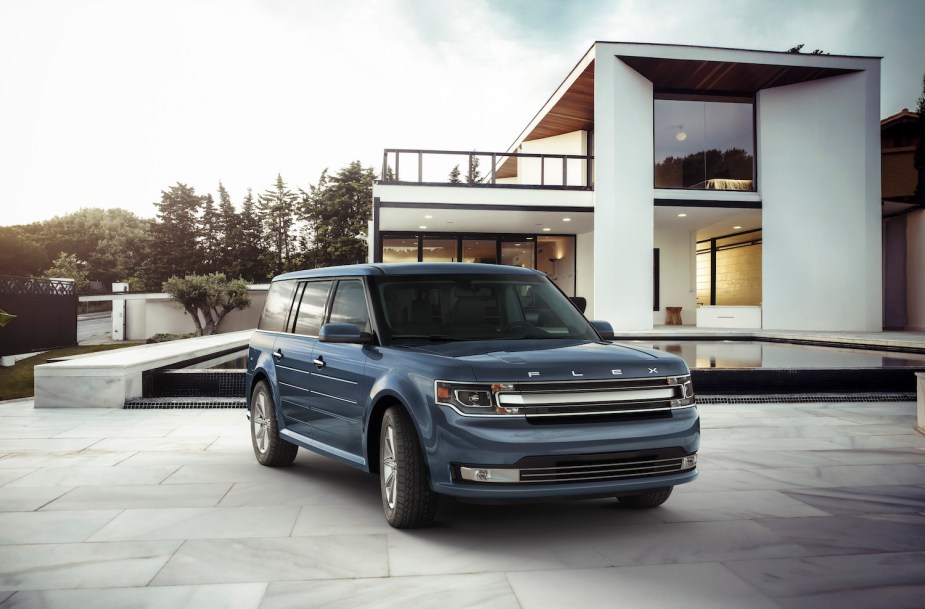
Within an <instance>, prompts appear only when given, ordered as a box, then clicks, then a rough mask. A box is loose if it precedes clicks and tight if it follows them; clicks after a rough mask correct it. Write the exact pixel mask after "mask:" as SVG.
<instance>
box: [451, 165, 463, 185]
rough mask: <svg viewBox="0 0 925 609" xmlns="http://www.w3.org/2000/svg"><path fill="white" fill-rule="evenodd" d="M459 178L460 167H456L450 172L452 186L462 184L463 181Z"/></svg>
mask: <svg viewBox="0 0 925 609" xmlns="http://www.w3.org/2000/svg"><path fill="white" fill-rule="evenodd" d="M459 176H460V173H459V165H456V166H455V167H453V169H451V170H450V176H449V177H450V184H459V183H461V182H462V179H461V178H460V177H459Z"/></svg>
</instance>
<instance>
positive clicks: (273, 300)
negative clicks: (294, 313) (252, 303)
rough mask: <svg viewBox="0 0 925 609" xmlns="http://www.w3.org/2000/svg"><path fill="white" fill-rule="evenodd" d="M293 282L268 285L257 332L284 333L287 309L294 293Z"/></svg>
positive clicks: (287, 314)
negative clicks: (268, 289) (268, 288)
mask: <svg viewBox="0 0 925 609" xmlns="http://www.w3.org/2000/svg"><path fill="white" fill-rule="evenodd" d="M295 288H296V282H295V281H277V282H275V283H273V284H271V285H270V292H269V293H268V294H267V302H266V304H265V305H264V306H263V315H261V316H260V323H258V324H257V329H259V330H269V331H271V332H284V331H285V328H284V326H285V325H286V319H287V318H288V317H289V307H290V305H291V304H292V294H293V293H294V292H295Z"/></svg>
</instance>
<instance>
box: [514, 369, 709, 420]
mask: <svg viewBox="0 0 925 609" xmlns="http://www.w3.org/2000/svg"><path fill="white" fill-rule="evenodd" d="M689 378H690V377H687V376H684V377H665V378H658V379H643V380H639V379H634V380H627V381H600V382H588V381H583V382H574V383H570V382H559V383H516V384H514V385H513V391H503V392H500V393H498V394H497V400H498V406H499V407H500V408H502V409H506V410H507V411H508V412H511V413H512V414H513V413H516V414H521V415H526V416H527V417H561V416H581V415H601V414H621V413H634V412H658V411H667V410H670V409H671V408H672V407H675V408H677V407H679V406H686V405H693V391H692V390H690V389H688V391H689V393H688V394H685V387H688V388H689V387H690V384H689ZM684 381H687V382H688V384H687V385H685V384H684ZM685 398H688V399H687V400H685ZM673 401H674V404H673V403H672V402H673ZM681 401H687V402H688V403H687V404H681V403H680V402H681Z"/></svg>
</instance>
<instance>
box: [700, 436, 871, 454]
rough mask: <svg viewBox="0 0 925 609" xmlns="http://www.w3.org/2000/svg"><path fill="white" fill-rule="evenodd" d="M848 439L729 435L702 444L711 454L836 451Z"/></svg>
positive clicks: (706, 440)
mask: <svg viewBox="0 0 925 609" xmlns="http://www.w3.org/2000/svg"><path fill="white" fill-rule="evenodd" d="M888 437H889V436H888ZM848 441H850V438H833V439H827V440H823V439H820V438H786V437H781V438H774V437H772V438H742V437H740V436H737V435H736V434H735V433H730V434H729V437H727V438H716V437H711V436H710V435H709V434H704V437H703V440H702V442H703V443H704V445H705V446H707V447H709V450H710V451H711V453H713V452H723V451H733V452H750V451H773V450H778V451H788V450H838V449H840V448H845V442H848Z"/></svg>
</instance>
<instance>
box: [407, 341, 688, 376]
mask: <svg viewBox="0 0 925 609" xmlns="http://www.w3.org/2000/svg"><path fill="white" fill-rule="evenodd" d="M408 349H409V350H412V351H415V352H418V353H422V354H425V353H426V354H432V355H438V356H442V357H450V358H453V359H455V360H456V361H458V362H460V363H465V364H468V365H469V366H470V367H471V368H472V373H473V375H474V376H475V378H476V380H479V381H491V382H518V381H535V382H536V381H562V380H569V381H580V380H602V379H608V380H613V379H626V378H650V377H655V376H671V375H682V374H687V373H688V369H687V364H685V363H684V360H682V359H681V358H679V357H676V356H674V355H671V354H668V353H663V352H661V351H655V350H652V349H643V348H638V347H628V346H625V345H620V344H611V343H597V342H591V341H585V340H542V339H539V340H509V341H497V340H493V341H467V342H448V343H433V344H428V345H416V346H413V347H408Z"/></svg>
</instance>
